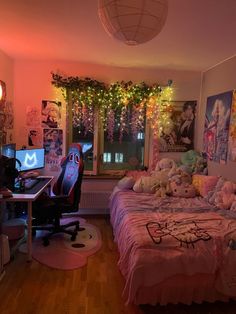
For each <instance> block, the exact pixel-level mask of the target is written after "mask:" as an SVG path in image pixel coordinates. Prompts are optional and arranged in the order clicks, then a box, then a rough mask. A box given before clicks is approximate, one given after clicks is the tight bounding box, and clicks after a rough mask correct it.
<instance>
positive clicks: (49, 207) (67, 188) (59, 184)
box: [32, 144, 84, 246]
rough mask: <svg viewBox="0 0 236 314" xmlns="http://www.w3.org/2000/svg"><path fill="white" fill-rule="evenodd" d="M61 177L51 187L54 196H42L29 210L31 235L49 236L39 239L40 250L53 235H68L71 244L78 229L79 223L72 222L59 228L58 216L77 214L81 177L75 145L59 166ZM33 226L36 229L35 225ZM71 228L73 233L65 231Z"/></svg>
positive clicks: (81, 170) (81, 156) (79, 151)
mask: <svg viewBox="0 0 236 314" xmlns="http://www.w3.org/2000/svg"><path fill="white" fill-rule="evenodd" d="M61 168H62V170H61V173H60V175H59V177H58V179H57V181H56V182H55V184H54V186H53V193H54V194H55V196H48V195H44V196H42V198H41V199H40V200H38V201H36V202H35V205H34V206H33V218H35V220H33V227H32V232H33V234H34V233H36V230H47V231H49V232H50V233H49V234H47V235H46V236H45V237H44V238H43V244H44V246H47V245H49V238H50V237H51V236H52V235H53V234H55V233H61V232H63V233H66V234H69V235H71V241H74V240H75V239H76V236H77V231H79V230H81V229H80V228H79V220H75V221H72V222H70V223H67V224H65V225H61V224H60V218H61V217H62V213H69V212H75V211H78V206H79V202H80V194H81V183H82V176H83V170H84V166H83V154H82V148H81V146H80V145H79V144H72V145H71V146H70V148H69V153H68V156H67V157H66V158H64V160H62V163H61ZM42 221H44V222H45V223H47V222H49V223H50V225H49V226H48V225H47V226H43V225H37V222H39V223H40V222H42ZM35 224H36V225H35ZM71 226H75V229H74V230H67V228H68V227H71Z"/></svg>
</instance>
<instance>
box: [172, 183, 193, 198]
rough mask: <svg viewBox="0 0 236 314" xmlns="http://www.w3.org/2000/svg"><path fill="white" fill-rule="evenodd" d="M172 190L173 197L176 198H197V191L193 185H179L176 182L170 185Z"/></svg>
mask: <svg viewBox="0 0 236 314" xmlns="http://www.w3.org/2000/svg"><path fill="white" fill-rule="evenodd" d="M170 188H171V192H172V195H173V196H175V197H195V196H196V189H195V187H194V186H193V185H192V184H189V183H181V184H177V183H176V182H174V181H173V182H171V183H170Z"/></svg>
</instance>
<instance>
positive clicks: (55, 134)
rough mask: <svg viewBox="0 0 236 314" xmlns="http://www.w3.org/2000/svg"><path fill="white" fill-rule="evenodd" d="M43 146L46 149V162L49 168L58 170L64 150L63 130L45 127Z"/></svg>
mask: <svg viewBox="0 0 236 314" xmlns="http://www.w3.org/2000/svg"><path fill="white" fill-rule="evenodd" d="M43 146H44V149H45V162H46V165H47V169H49V170H50V171H58V170H59V169H60V161H61V158H62V152H63V130H60V129H44V130H43Z"/></svg>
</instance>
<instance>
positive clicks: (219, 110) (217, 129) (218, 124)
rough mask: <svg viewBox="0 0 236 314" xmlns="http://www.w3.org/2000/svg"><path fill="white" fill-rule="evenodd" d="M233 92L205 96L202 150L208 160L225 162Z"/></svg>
mask: <svg viewBox="0 0 236 314" xmlns="http://www.w3.org/2000/svg"><path fill="white" fill-rule="evenodd" d="M232 95H233V92H232V91H229V92H225V93H221V94H218V95H214V96H210V97H208V98H207V104H206V115H205V127H204V135H203V150H204V152H205V153H206V154H207V157H208V159H209V160H212V161H214V162H219V163H223V164H225V163H226V161H227V153H228V135H229V123H230V109H231V103H232Z"/></svg>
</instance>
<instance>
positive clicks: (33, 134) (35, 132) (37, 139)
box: [28, 128, 43, 147]
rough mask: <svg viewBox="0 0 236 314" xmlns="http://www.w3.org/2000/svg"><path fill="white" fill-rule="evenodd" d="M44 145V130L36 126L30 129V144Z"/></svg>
mask: <svg viewBox="0 0 236 314" xmlns="http://www.w3.org/2000/svg"><path fill="white" fill-rule="evenodd" d="M42 145H43V130H42V129H41V128H34V129H29V130H28V146H35V147H42Z"/></svg>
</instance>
